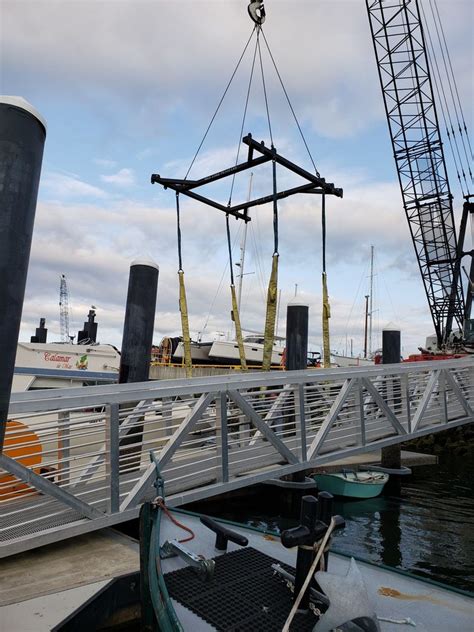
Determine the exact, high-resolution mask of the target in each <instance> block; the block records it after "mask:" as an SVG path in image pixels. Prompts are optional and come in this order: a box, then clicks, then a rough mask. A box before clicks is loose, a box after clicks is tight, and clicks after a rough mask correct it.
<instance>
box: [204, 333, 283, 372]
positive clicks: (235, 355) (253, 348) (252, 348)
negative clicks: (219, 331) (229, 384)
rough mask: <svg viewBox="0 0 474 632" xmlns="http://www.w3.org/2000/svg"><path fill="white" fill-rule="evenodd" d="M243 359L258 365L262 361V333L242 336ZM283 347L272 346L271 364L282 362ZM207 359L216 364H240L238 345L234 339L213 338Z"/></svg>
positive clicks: (250, 363)
mask: <svg viewBox="0 0 474 632" xmlns="http://www.w3.org/2000/svg"><path fill="white" fill-rule="evenodd" d="M243 342H244V350H245V359H246V360H247V364H249V365H258V364H262V362H263V342H264V338H263V335H252V336H245V337H244V340H243ZM283 351H284V350H283V349H282V348H280V349H279V348H276V347H275V346H274V347H273V351H272V365H280V364H282V362H283ZM209 359H210V360H213V361H214V362H215V363H216V364H240V355H239V345H238V344H237V341H236V340H215V341H214V342H213V343H212V346H211V349H210V351H209Z"/></svg>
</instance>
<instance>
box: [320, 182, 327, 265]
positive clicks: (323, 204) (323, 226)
mask: <svg viewBox="0 0 474 632" xmlns="http://www.w3.org/2000/svg"><path fill="white" fill-rule="evenodd" d="M321 235H322V241H323V245H322V251H323V272H326V194H325V193H324V192H323V194H322V200H321Z"/></svg>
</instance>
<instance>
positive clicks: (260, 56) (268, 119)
mask: <svg viewBox="0 0 474 632" xmlns="http://www.w3.org/2000/svg"><path fill="white" fill-rule="evenodd" d="M260 31H261V27H260V28H259V29H258V30H257V46H258V57H259V59H260V72H261V75H262V86H263V96H264V97H265V109H266V111H267V123H268V131H269V133H270V142H271V145H272V148H273V135H272V124H271V122H270V109H269V107H268V96H267V86H266V83H265V73H264V71H263V61H262V50H261V48H260ZM262 33H263V31H262Z"/></svg>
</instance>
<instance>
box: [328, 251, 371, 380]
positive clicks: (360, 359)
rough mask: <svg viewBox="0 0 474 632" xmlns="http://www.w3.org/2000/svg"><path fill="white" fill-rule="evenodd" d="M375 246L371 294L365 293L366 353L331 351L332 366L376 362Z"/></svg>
mask: <svg viewBox="0 0 474 632" xmlns="http://www.w3.org/2000/svg"><path fill="white" fill-rule="evenodd" d="M373 295H374V246H371V247H370V286H369V294H366V295H365V321H364V354H363V355H362V356H361V355H359V356H353V355H352V353H351V355H350V356H349V355H344V354H341V353H337V352H334V351H331V366H337V367H340V368H348V367H357V366H371V365H373V364H374V356H375V353H374V354H373V353H372V317H373V313H374V305H373Z"/></svg>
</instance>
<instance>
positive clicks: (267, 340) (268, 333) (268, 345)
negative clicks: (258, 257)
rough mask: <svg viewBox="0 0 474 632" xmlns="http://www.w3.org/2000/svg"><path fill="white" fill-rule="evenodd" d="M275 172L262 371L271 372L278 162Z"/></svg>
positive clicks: (273, 168)
mask: <svg viewBox="0 0 474 632" xmlns="http://www.w3.org/2000/svg"><path fill="white" fill-rule="evenodd" d="M272 171H273V240H274V245H273V256H272V271H271V273H270V280H269V282H268V293H267V312H266V315H265V331H264V339H263V361H262V370H263V371H270V367H271V365H272V353H273V342H274V339H275V321H276V312H277V295H278V258H279V254H278V202H277V180H276V162H275V160H273V161H272Z"/></svg>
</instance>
